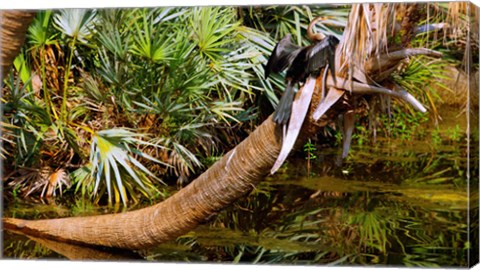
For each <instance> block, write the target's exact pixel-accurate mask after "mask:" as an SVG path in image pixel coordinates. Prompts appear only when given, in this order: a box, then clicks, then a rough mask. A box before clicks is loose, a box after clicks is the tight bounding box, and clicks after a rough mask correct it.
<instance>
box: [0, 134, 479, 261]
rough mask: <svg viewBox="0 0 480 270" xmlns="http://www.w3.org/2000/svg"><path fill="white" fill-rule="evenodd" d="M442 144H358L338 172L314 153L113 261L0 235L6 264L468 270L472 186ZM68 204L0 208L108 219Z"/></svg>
mask: <svg viewBox="0 0 480 270" xmlns="http://www.w3.org/2000/svg"><path fill="white" fill-rule="evenodd" d="M462 130H464V129H462ZM442 134H443V135H442V136H441V137H438V138H435V137H431V138H430V137H429V138H428V139H424V140H422V141H415V140H408V141H404V140H393V139H391V140H384V139H380V138H379V139H377V142H376V143H375V144H373V143H364V144H363V145H360V146H359V145H358V143H357V144H354V146H353V148H352V150H351V153H350V155H349V157H348V158H347V160H345V161H344V163H343V165H341V166H338V165H335V159H336V156H337V154H338V152H339V149H337V148H334V149H332V148H321V149H319V150H318V151H315V152H314V154H315V155H316V158H315V159H311V160H308V159H307V158H306V153H304V152H301V151H300V152H297V153H296V155H295V157H294V158H290V159H289V161H288V163H287V164H285V165H284V166H283V167H282V169H281V171H279V172H278V173H277V174H275V175H274V176H271V177H267V178H266V179H265V180H264V181H262V182H261V183H260V184H259V185H258V186H257V187H256V189H255V190H254V191H252V192H251V193H250V195H249V196H247V197H245V198H243V199H241V200H239V201H238V202H236V203H234V204H232V205H230V206H228V207H227V208H225V209H224V210H223V211H221V212H219V213H218V214H217V215H215V216H212V217H211V218H210V219H209V220H208V221H206V222H204V223H203V224H201V225H200V226H199V227H197V228H196V229H195V230H194V231H191V232H189V233H187V234H186V235H183V236H181V237H179V238H178V239H176V240H174V241H170V242H168V243H165V244H162V245H159V246H158V247H155V248H152V249H148V250H141V251H135V252H132V253H128V252H127V253H124V252H113V253H112V252H110V251H107V250H105V251H96V250H90V249H85V248H80V247H75V246H70V245H65V244H61V243H56V242H52V241H47V240H44V239H30V238H28V237H25V236H21V235H16V234H13V233H11V232H7V231H6V232H4V238H3V256H4V257H6V258H22V259H26V258H28V259H36V258H54V259H65V258H69V259H105V260H118V259H122V258H123V259H127V260H132V259H137V260H147V261H163V262H166V261H168V262H172V261H174V262H240V263H259V264H266V263H269V264H309V265H311V264H313V265H327V264H328V265H359V264H360V265H396V266H400V265H403V266H422V267H436V266H463V267H466V266H468V250H469V249H471V250H472V249H473V250H472V251H473V252H472V253H471V254H478V242H476V240H474V239H478V192H476V190H478V180H472V181H474V183H471V187H473V186H475V187H476V188H473V191H475V192H472V191H470V193H468V192H469V191H468V185H467V180H466V179H467V177H466V173H467V158H466V157H467V154H466V153H467V151H468V149H467V148H466V144H465V138H464V136H463V137H461V138H460V139H457V140H455V139H452V136H450V138H449V136H448V135H445V134H448V132H444V133H442ZM452 134H453V133H452ZM475 143H476V144H477V145H478V142H475ZM475 143H474V144H475ZM470 151H472V154H473V155H472V157H471V161H470V166H472V165H474V166H477V165H475V164H478V148H473V147H472V148H471V149H470ZM308 167H310V171H309V172H307V168H308ZM470 171H471V172H470V173H471V179H478V174H477V172H478V168H476V167H475V168H470ZM469 195H470V198H471V202H470V209H472V210H473V211H471V213H472V216H470V217H469V211H468V207H469V202H468V196H469ZM65 200H66V199H57V200H56V201H55V202H54V203H52V204H41V203H38V202H37V203H33V202H28V201H25V200H21V199H20V198H16V199H12V200H7V199H5V200H4V202H5V203H4V206H5V209H4V216H8V217H17V218H25V219H40V218H55V217H65V216H82V215H83V216H85V215H93V214H102V213H107V212H113V211H114V210H112V209H108V208H98V207H94V206H92V205H91V204H89V203H88V202H77V203H76V204H74V205H73V206H72V203H71V202H66V201H65ZM141 207H144V206H135V207H134V208H141ZM128 210H132V209H128ZM125 211H127V210H125ZM469 218H470V220H471V221H472V222H473V224H471V226H470V227H469V226H468V221H469ZM469 231H470V232H472V234H470V235H469ZM477 256H478V255H477Z"/></svg>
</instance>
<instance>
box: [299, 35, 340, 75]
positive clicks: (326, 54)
mask: <svg viewBox="0 0 480 270" xmlns="http://www.w3.org/2000/svg"><path fill="white" fill-rule="evenodd" d="M338 42H339V41H338V39H337V38H336V37H334V36H327V37H325V38H324V39H323V40H322V41H321V42H318V43H317V44H315V45H314V46H313V47H312V48H311V49H310V50H309V52H308V53H307V59H308V68H307V74H310V73H313V72H316V71H318V70H320V69H321V68H323V67H325V66H326V65H327V64H329V69H330V72H331V74H332V76H333V78H334V79H335V47H336V46H337V44H338Z"/></svg>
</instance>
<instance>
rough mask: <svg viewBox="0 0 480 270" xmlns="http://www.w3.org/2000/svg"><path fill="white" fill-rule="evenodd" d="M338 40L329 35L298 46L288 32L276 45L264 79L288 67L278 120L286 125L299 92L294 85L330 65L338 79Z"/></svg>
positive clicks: (274, 117) (277, 121)
mask: <svg viewBox="0 0 480 270" xmlns="http://www.w3.org/2000/svg"><path fill="white" fill-rule="evenodd" d="M338 43H339V40H338V39H337V38H336V37H334V36H326V37H325V38H323V39H322V40H321V41H318V42H316V43H314V44H312V45H309V46H305V47H299V46H297V45H295V44H293V43H292V42H291V35H290V34H288V35H286V36H285V37H284V38H283V39H281V40H280V41H279V42H278V43H277V44H276V45H275V48H274V49H273V52H272V54H271V55H270V58H269V59H268V62H267V65H266V66H265V78H267V77H268V76H269V74H270V73H280V72H282V71H283V70H285V69H287V74H286V77H285V81H286V83H287V87H286V89H285V92H284V93H283V96H282V98H281V99H280V102H279V104H278V107H277V109H276V110H275V113H274V115H273V121H274V122H275V123H277V124H280V125H285V124H287V122H288V120H289V118H290V113H291V110H292V102H293V99H294V96H295V93H296V89H295V88H294V87H295V84H297V83H299V84H300V83H304V82H305V80H306V79H307V78H308V77H309V76H316V75H318V72H319V71H320V69H322V68H323V67H325V66H326V65H327V64H328V67H329V70H330V72H331V74H332V76H333V79H334V80H335V63H334V62H335V47H336V46H337V44H338Z"/></svg>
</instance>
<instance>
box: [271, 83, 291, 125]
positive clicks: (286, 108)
mask: <svg viewBox="0 0 480 270" xmlns="http://www.w3.org/2000/svg"><path fill="white" fill-rule="evenodd" d="M294 96H295V90H294V89H293V83H292V80H288V83H287V88H286V89H285V92H284V93H283V96H282V98H281V99H280V102H279V103H278V107H277V110H275V113H274V114H273V121H274V122H275V123H277V124H279V125H286V124H287V123H288V120H289V119H290V114H291V112H292V103H293V98H294Z"/></svg>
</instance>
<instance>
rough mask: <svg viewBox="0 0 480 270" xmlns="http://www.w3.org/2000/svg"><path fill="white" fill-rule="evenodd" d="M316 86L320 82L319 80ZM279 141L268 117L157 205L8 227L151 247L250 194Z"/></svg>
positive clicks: (9, 222) (12, 222)
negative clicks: (243, 138) (189, 182)
mask: <svg viewBox="0 0 480 270" xmlns="http://www.w3.org/2000/svg"><path fill="white" fill-rule="evenodd" d="M317 82H319V83H321V79H320V80H317ZM317 87H321V85H318V84H317ZM317 89H318V88H317ZM317 92H318V91H317ZM318 99H319V97H317V103H318ZM310 121H313V120H312V119H311V117H309V119H307V120H306V124H305V125H304V127H305V126H310V127H312V126H314V125H312V123H311V122H310ZM325 124H326V122H325ZM315 126H317V127H319V126H320V125H319V124H318V123H316V125H315ZM309 130H310V132H312V131H314V129H312V128H310V129H309ZM307 133H308V132H303V135H306V134H307ZM281 141H282V140H281V129H280V128H277V127H276V125H275V124H274V123H273V121H272V120H271V117H270V118H268V119H267V120H266V121H265V122H264V123H263V124H262V125H260V126H259V127H258V128H257V129H256V130H255V131H254V132H253V133H252V134H250V136H249V137H248V138H247V139H245V140H244V141H243V142H241V143H240V144H239V145H238V146H236V147H235V148H234V149H232V150H231V151H230V152H228V153H227V154H226V155H225V156H223V157H222V159H220V160H219V161H218V162H216V163H215V164H214V165H213V166H212V167H210V168H209V169H208V170H207V171H206V172H205V173H203V174H202V175H201V176H199V177H198V178H197V179H195V180H194V181H193V182H192V183H191V184H189V185H188V186H187V187H185V188H183V189H181V190H180V191H179V192H177V193H176V194H174V195H173V196H171V197H170V198H168V199H166V200H165V201H163V202H161V203H159V204H156V205H153V206H150V207H147V208H144V209H140V210H136V211H132V212H127V213H120V214H108V215H99V216H91V217H71V218H59V219H48V220H33V221H32V220H21V219H15V218H4V220H3V222H4V227H5V229H9V230H13V231H21V232H23V233H25V234H28V235H34V236H37V237H45V238H50V239H54V240H58V241H65V242H70V243H75V244H90V245H98V246H107V247H116V248H124V249H141V248H148V247H152V246H155V245H157V244H159V243H162V242H165V241H168V240H171V239H175V238H176V237H178V236H180V235H182V234H185V233H187V232H188V231H190V230H192V229H193V228H195V227H196V226H197V225H198V223H199V222H202V221H204V220H205V219H206V218H207V217H209V216H211V215H212V214H214V213H216V212H218V211H220V210H221V209H222V208H224V207H225V206H227V205H229V204H230V203H232V202H234V201H236V200H237V199H238V198H240V197H241V196H244V195H245V194H246V193H248V192H249V191H251V190H252V188H253V187H254V186H255V185H256V184H258V182H260V181H261V180H262V179H263V178H264V177H265V175H266V174H268V172H269V171H270V169H271V167H272V166H273V164H274V162H275V159H276V157H277V155H278V153H279V152H280V148H281Z"/></svg>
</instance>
